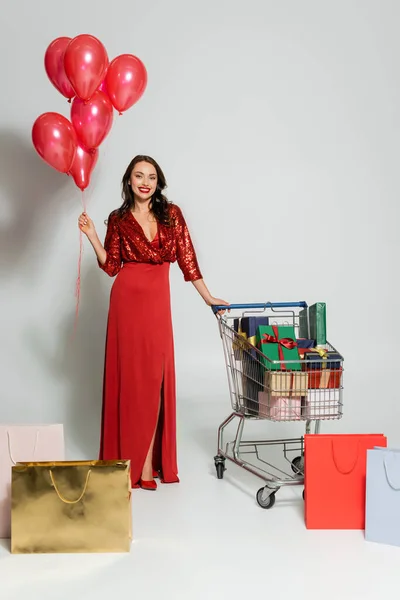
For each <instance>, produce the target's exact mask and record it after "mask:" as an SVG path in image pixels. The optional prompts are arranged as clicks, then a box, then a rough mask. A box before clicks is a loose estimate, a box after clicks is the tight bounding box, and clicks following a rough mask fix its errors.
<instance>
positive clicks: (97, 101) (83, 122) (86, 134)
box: [71, 90, 114, 148]
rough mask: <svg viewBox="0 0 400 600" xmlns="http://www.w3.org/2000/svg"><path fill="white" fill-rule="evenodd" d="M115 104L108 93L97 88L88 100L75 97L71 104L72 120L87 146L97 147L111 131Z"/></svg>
mask: <svg viewBox="0 0 400 600" xmlns="http://www.w3.org/2000/svg"><path fill="white" fill-rule="evenodd" d="M113 111H114V109H113V106H112V104H111V101H110V99H109V98H108V96H106V94H104V93H103V92H100V91H99V90H97V92H95V93H94V94H93V96H92V97H91V98H90V100H88V101H87V102H84V101H83V100H81V99H80V98H75V99H74V101H73V103H72V106H71V121H72V124H73V126H74V128H75V131H76V133H77V135H78V139H79V140H80V141H81V142H82V144H83V145H84V146H86V148H97V147H98V146H100V144H101V142H102V141H103V140H104V138H105V137H106V135H107V134H108V133H109V131H110V129H111V126H112V123H113Z"/></svg>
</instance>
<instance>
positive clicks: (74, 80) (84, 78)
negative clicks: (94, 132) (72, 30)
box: [64, 34, 108, 100]
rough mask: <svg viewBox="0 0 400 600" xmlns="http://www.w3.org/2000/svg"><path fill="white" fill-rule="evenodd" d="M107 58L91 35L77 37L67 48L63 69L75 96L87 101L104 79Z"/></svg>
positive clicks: (98, 41)
mask: <svg viewBox="0 0 400 600" xmlns="http://www.w3.org/2000/svg"><path fill="white" fill-rule="evenodd" d="M107 66H108V57H107V52H106V49H105V48H104V46H103V44H102V43H101V42H100V40H98V39H97V38H95V37H93V36H92V35H86V34H84V35H78V36H77V37H75V38H74V39H73V40H71V41H70V43H69V44H68V46H67V49H66V51H65V55H64V67H65V72H66V74H67V77H68V79H69V81H70V82H71V84H72V87H73V88H74V90H75V92H76V95H77V96H78V98H80V99H81V100H89V98H90V97H91V96H92V95H93V94H94V92H95V91H96V90H97V88H98V87H99V85H100V84H101V82H102V81H103V79H104V76H105V74H106V71H107Z"/></svg>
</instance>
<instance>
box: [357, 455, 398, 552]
mask: <svg viewBox="0 0 400 600" xmlns="http://www.w3.org/2000/svg"><path fill="white" fill-rule="evenodd" d="M365 539H366V540H367V541H368V542H378V543H380V544H389V545H391V546H400V450H393V449H390V448H374V449H373V450H367V486H366V514H365Z"/></svg>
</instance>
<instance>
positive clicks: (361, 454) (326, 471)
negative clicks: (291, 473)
mask: <svg viewBox="0 0 400 600" xmlns="http://www.w3.org/2000/svg"><path fill="white" fill-rule="evenodd" d="M375 446H381V447H386V446H387V440H386V437H385V436H384V435H383V434H366V435H365V434H364V435H363V434H360V435H358V434H353V435H340V434H338V435H321V434H316V435H311V434H310V435H306V436H305V437H304V488H305V523H306V527H307V529H364V528H365V482H366V468H367V450H368V449H372V448H374V447H375Z"/></svg>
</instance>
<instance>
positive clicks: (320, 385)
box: [307, 369, 342, 390]
mask: <svg viewBox="0 0 400 600" xmlns="http://www.w3.org/2000/svg"><path fill="white" fill-rule="evenodd" d="M307 373H308V387H309V389H325V390H332V389H339V388H340V387H341V383H342V381H341V380H342V369H337V370H336V369H335V370H331V369H322V370H321V371H307Z"/></svg>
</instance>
